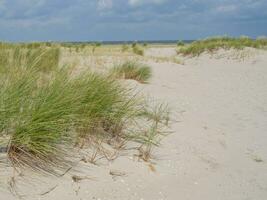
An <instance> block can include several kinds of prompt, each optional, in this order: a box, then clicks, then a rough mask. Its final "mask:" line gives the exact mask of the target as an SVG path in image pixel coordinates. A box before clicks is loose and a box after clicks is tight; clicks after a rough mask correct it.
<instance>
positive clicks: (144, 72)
mask: <svg viewBox="0 0 267 200" xmlns="http://www.w3.org/2000/svg"><path fill="white" fill-rule="evenodd" d="M111 74H112V75H113V76H114V77H116V78H124V79H133V80H136V81H139V82H141V83H145V82H147V81H148V80H149V79H150V78H151V76H152V72H151V69H150V67H149V66H146V65H143V64H141V63H138V62H135V61H127V62H125V63H123V64H121V65H118V66H115V67H114V68H113V69H112V70H111Z"/></svg>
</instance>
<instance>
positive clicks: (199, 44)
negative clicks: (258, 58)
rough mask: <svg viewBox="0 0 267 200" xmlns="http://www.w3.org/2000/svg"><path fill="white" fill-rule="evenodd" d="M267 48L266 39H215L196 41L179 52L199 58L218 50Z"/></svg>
mask: <svg viewBox="0 0 267 200" xmlns="http://www.w3.org/2000/svg"><path fill="white" fill-rule="evenodd" d="M266 46H267V40H266V39H257V40H253V39H251V38H249V37H244V36H242V37H240V38H231V37H215V38H208V39H205V40H199V41H195V42H193V43H192V44H190V45H188V46H185V47H183V48H181V49H179V50H178V53H179V54H183V55H192V56H198V55H200V54H201V53H203V52H205V51H207V52H210V53H212V52H214V51H216V50H218V49H221V48H222V49H231V48H233V49H243V48H245V47H253V48H264V47H266Z"/></svg>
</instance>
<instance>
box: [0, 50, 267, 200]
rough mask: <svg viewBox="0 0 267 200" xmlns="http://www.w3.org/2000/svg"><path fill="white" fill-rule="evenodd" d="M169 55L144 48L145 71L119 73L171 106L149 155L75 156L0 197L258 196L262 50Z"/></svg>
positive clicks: (264, 145)
mask: <svg viewBox="0 0 267 200" xmlns="http://www.w3.org/2000/svg"><path fill="white" fill-rule="evenodd" d="M173 56H176V48H175V47H150V48H148V49H147V50H146V52H145V56H144V58H142V62H144V63H146V64H148V65H149V66H150V67H151V68H152V71H153V77H152V79H151V80H150V81H149V83H148V84H139V83H137V82H135V81H126V82H129V83H130V84H131V85H134V86H135V87H137V89H138V90H140V91H141V92H142V93H143V94H144V95H149V96H150V97H153V98H154V99H157V100H162V101H164V102H167V103H168V104H169V105H170V107H171V109H172V112H173V114H172V119H173V123H172V125H171V128H170V131H171V133H170V134H169V135H168V136H166V137H164V138H163V140H162V143H161V145H160V146H159V148H156V149H155V151H154V152H153V155H154V156H155V159H153V161H152V162H150V163H146V162H143V161H138V159H137V158H136V157H135V156H134V155H133V154H132V152H128V151H124V152H121V153H120V154H121V155H120V156H119V157H118V158H117V159H115V160H114V161H106V160H100V161H99V162H98V165H93V164H90V163H84V162H77V165H76V167H74V168H72V169H70V170H69V171H68V172H67V173H66V174H65V175H64V176H62V177H60V178H56V177H51V176H43V177H41V176H40V175H39V174H36V175H34V174H31V177H29V176H27V175H25V177H21V179H22V180H23V181H18V182H21V183H22V184H19V186H18V187H19V189H18V196H14V195H12V194H11V193H10V192H9V191H7V190H5V189H0V199H1V200H13V199H17V198H18V197H20V198H22V199H27V200H28V199H29V200H36V199H40V200H56V199H65V200H89V199H92V200H126V199H127V200H177V199H181V200H196V199H203V200H204V199H205V200H264V199H266V197H267V165H266V162H267V135H266V133H267V89H266V86H267V65H266V63H267V52H266V51H264V50H256V49H251V48H246V49H245V50H242V51H239V52H237V53H236V51H235V50H228V51H225V50H220V51H218V52H216V53H214V54H213V55H211V54H208V53H204V54H201V55H200V56H199V57H193V58H192V57H181V56H180V58H179V59H180V60H182V62H181V64H178V63H176V62H171V61H168V58H172V57H173ZM152 57H153V59H152ZM155 58H166V60H163V61H161V62H157V61H155ZM103 60H105V58H103ZM107 62H109V61H107ZM4 178H7V177H4Z"/></svg>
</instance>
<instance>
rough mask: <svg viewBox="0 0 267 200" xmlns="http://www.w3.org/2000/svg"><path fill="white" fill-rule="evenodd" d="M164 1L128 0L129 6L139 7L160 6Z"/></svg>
mask: <svg viewBox="0 0 267 200" xmlns="http://www.w3.org/2000/svg"><path fill="white" fill-rule="evenodd" d="M165 2H166V0H129V5H130V6H140V5H143V4H162V3H165Z"/></svg>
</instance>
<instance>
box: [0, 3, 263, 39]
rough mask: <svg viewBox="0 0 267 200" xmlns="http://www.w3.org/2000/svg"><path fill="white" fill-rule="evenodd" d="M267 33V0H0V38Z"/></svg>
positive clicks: (146, 37) (141, 36)
mask: <svg viewBox="0 0 267 200" xmlns="http://www.w3.org/2000/svg"><path fill="white" fill-rule="evenodd" d="M225 34H227V35H230V36H239V35H247V36H250V37H256V36H262V35H267V0H0V40H7V41H45V40H57V41H90V40H97V41H103V40H164V39H174V40H177V39H198V38H203V37H208V36H212V35H225Z"/></svg>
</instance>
